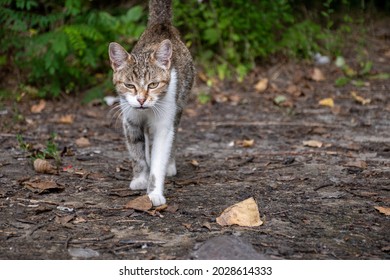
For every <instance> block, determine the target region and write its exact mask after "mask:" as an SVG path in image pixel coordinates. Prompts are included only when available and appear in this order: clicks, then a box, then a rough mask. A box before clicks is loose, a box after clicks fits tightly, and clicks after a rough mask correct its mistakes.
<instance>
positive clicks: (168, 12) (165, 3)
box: [148, 0, 172, 26]
mask: <svg viewBox="0 0 390 280" xmlns="http://www.w3.org/2000/svg"><path fill="white" fill-rule="evenodd" d="M155 24H172V0H149V19H148V25H149V26H152V25H155Z"/></svg>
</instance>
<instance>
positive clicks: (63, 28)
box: [0, 0, 145, 97]
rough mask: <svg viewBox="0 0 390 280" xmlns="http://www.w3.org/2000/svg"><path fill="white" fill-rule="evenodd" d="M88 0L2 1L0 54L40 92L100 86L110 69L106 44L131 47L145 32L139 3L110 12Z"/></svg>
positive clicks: (72, 90) (55, 94) (0, 6)
mask: <svg viewBox="0 0 390 280" xmlns="http://www.w3.org/2000/svg"><path fill="white" fill-rule="evenodd" d="M92 4H93V3H91V1H87V0H65V1H52V0H51V1H44V3H43V1H34V0H18V1H10V0H0V25H1V31H0V36H1V37H2V38H3V40H2V44H1V45H0V54H1V57H6V58H8V60H9V61H12V62H13V63H14V64H15V65H16V66H17V67H18V69H19V70H20V71H21V72H22V73H23V74H25V75H27V76H28V78H27V79H26V80H25V81H24V83H27V84H29V85H30V86H34V87H36V88H37V89H38V91H37V93H38V95H39V96H47V97H48V96H50V97H56V96H58V95H60V93H71V92H74V91H80V90H84V89H86V88H90V87H93V86H96V85H97V84H98V83H99V82H100V80H99V79H98V78H97V77H96V76H99V74H101V73H104V74H106V73H107V72H108V63H107V62H106V60H107V46H108V43H109V42H110V41H119V42H120V43H123V44H124V45H126V46H130V47H131V45H132V44H133V43H134V42H135V40H136V39H137V38H138V37H139V35H140V34H141V33H142V31H143V30H144V19H145V17H144V11H143V9H142V8H141V7H140V6H135V7H133V8H131V9H129V10H126V9H122V10H121V9H118V10H116V11H114V10H113V11H112V13H108V12H106V11H102V10H99V9H97V8H95V7H93V6H92Z"/></svg>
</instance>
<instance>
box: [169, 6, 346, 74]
mask: <svg viewBox="0 0 390 280" xmlns="http://www.w3.org/2000/svg"><path fill="white" fill-rule="evenodd" d="M345 1H346V0H344V2H345ZM298 2H305V1H298ZM317 2H320V3H321V1H317ZM333 2H334V1H332V0H327V1H325V2H324V3H323V4H321V5H320V6H319V7H317V8H316V12H321V14H322V17H323V19H325V23H324V25H321V24H320V20H318V21H317V22H318V23H316V22H314V21H313V20H311V19H310V17H306V18H301V17H300V15H301V12H300V11H298V10H294V5H293V4H292V1H287V0H275V1H266V0H262V1H247V0H232V1H229V3H227V2H226V1H223V0H212V1H198V0H189V1H186V4H183V1H179V0H176V1H174V9H175V24H176V26H178V27H179V28H180V29H181V30H182V34H184V39H185V40H186V42H187V44H188V46H190V47H191V48H192V51H193V52H194V53H195V56H196V58H197V61H198V63H199V64H200V65H202V66H204V68H205V69H206V71H207V74H208V76H213V77H215V76H217V77H218V78H219V79H225V78H233V77H234V78H237V79H238V81H242V80H243V78H244V77H245V76H246V74H247V73H248V72H249V71H250V70H252V69H253V67H254V66H255V64H256V62H257V61H258V60H259V59H264V58H266V57H268V56H270V55H273V54H276V53H282V54H284V55H286V56H287V57H294V58H309V57H312V55H313V54H314V53H315V52H318V51H321V52H323V53H330V54H333V53H337V51H338V50H339V48H340V46H341V41H342V39H343V38H342V37H341V36H338V35H336V36H334V32H331V28H333V27H334V22H333V20H332V17H333V14H334V12H335V10H334V8H333V5H334V3H333ZM346 2H348V1H346ZM301 4H304V3H301ZM296 6H297V5H296ZM350 21H351V18H350V17H348V15H345V20H344V21H343V23H344V24H343V31H344V32H348V28H347V27H348V26H349V25H348V24H349V23H350Z"/></svg>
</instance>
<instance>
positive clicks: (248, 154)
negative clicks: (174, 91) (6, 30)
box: [0, 37, 390, 259]
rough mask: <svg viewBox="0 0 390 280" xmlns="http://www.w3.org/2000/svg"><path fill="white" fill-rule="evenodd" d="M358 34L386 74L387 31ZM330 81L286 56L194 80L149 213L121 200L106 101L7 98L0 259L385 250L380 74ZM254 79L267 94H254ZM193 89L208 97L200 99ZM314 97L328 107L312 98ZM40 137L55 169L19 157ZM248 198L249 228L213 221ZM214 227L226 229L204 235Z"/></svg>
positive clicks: (388, 162) (389, 241) (389, 111)
mask: <svg viewBox="0 0 390 280" xmlns="http://www.w3.org/2000/svg"><path fill="white" fill-rule="evenodd" d="M386 38H387V39H386ZM372 40H373V41H372V42H371V44H370V45H371V46H372V48H371V49H370V50H369V51H370V53H369V55H370V56H369V59H370V60H371V61H372V62H373V64H374V67H373V69H372V72H378V73H390V66H389V65H390V49H389V44H388V37H381V38H375V39H372ZM354 61H356V56H352V57H350V58H348V57H347V62H348V63H351V65H354V64H353V62H354ZM354 67H355V66H354ZM314 68H317V69H319V71H320V72H321V73H322V74H323V76H324V77H320V78H318V77H315V76H313V71H314ZM317 74H318V72H317ZM341 76H343V73H342V71H341V70H340V69H338V68H337V67H336V66H334V65H333V64H326V65H315V64H314V63H303V62H301V63H292V62H288V63H277V64H275V65H272V66H269V67H268V66H267V67H265V66H264V67H262V68H259V69H257V71H256V72H255V73H253V74H252V76H251V77H249V78H248V82H247V83H246V84H243V85H226V84H225V85H216V86H215V87H213V88H212V89H210V88H207V87H205V86H203V85H202V83H201V82H199V83H198V85H197V86H196V87H195V89H194V94H193V97H192V99H191V101H190V103H189V104H188V107H187V109H186V111H185V114H184V115H183V118H182V122H181V126H180V130H179V133H178V135H177V168H178V174H177V175H176V176H175V177H172V178H167V179H166V183H165V188H166V190H165V194H166V198H167V204H168V207H167V208H165V209H157V210H153V209H152V210H149V211H138V210H134V209H128V208H125V205H126V204H127V203H128V202H129V201H130V200H132V199H135V198H137V197H139V196H141V195H143V194H144V192H141V191H131V190H130V189H129V188H128V185H129V182H130V180H131V174H132V172H131V164H130V161H129V158H128V154H127V151H126V147H125V144H124V139H123V137H122V132H121V125H120V120H119V118H118V112H117V111H116V110H115V109H113V107H114V106H111V107H110V106H107V105H105V104H104V103H102V102H93V103H90V104H87V105H82V104H81V102H80V100H79V99H76V98H69V97H68V98H62V99H61V100H60V101H46V103H45V104H44V108H43V109H42V110H41V111H40V110H38V111H39V112H37V113H33V112H31V106H32V105H36V104H37V103H38V101H36V100H35V101H34V100H32V101H24V102H19V103H16V105H15V104H14V105H13V103H11V102H9V103H7V104H6V106H4V107H3V108H2V109H1V112H2V113H1V116H0V118H1V133H0V143H1V146H0V151H1V158H0V186H1V187H0V238H1V242H0V258H1V259H79V258H90V259H192V258H197V256H198V257H199V256H201V257H200V258H215V259H223V258H226V256H229V253H228V252H229V248H230V246H231V245H229V242H233V243H234V242H235V241H234V240H237V238H239V241H237V242H242V243H245V244H244V245H243V246H242V247H239V248H245V249H244V250H247V252H248V258H249V254H250V256H260V255H261V256H262V257H263V258H267V259H389V258H390V254H389V252H390V236H389V229H390V219H389V216H388V215H389V213H388V212H389V207H390V197H389V191H390V99H389V92H390V82H389V79H371V78H369V77H368V76H366V77H363V78H362V80H364V82H365V84H363V85H362V86H361V87H357V86H354V85H353V84H351V83H349V84H348V85H345V86H342V87H336V86H335V85H334V82H335V80H336V79H337V78H338V77H341ZM265 77H267V78H268V79H269V83H268V87H267V89H266V90H265V91H263V92H258V91H256V90H254V84H255V83H256V82H257V81H259V80H261V79H262V78H265ZM351 91H355V92H356V93H357V95H358V96H361V97H363V98H365V99H370V101H367V100H366V101H367V102H363V101H361V100H360V101H359V100H357V99H356V97H355V98H354V97H353V96H352V95H351ZM201 92H208V93H209V94H210V96H211V97H212V100H211V102H209V103H207V104H203V105H202V104H200V103H199V102H198V98H197V95H199V94H200V93H201ZM281 95H283V96H284V97H283V98H281V97H278V96H281ZM324 98H332V99H333V100H334V103H335V105H334V107H332V108H331V107H329V106H324V105H320V104H319V101H320V100H322V99H324ZM362 102H363V103H364V104H362ZM51 133H56V137H55V139H54V142H55V143H56V145H57V146H58V149H59V151H60V152H61V163H60V165H59V168H58V172H55V174H41V173H37V172H36V171H35V170H34V168H33V165H32V159H31V155H32V154H34V153H35V154H36V153H37V151H43V150H44V149H45V146H46V143H47V141H48V139H50V135H51ZM18 134H20V135H22V137H23V141H24V144H26V145H28V147H25V148H26V149H22V148H21V147H20V143H18V141H17V135H18ZM80 139H81V140H80ZM86 139H87V140H86ZM308 140H315V142H305V141H308ZM47 160H48V161H49V162H50V163H51V164H53V165H55V164H56V163H55V160H54V159H50V158H47ZM48 182H49V183H48ZM37 183H42V184H41V185H39V184H37ZM37 186H38V187H37ZM39 186H41V187H39ZM42 186H49V187H42ZM250 197H253V198H254V199H255V201H256V203H257V204H258V208H259V212H260V216H261V220H262V221H263V222H264V223H263V225H261V226H257V227H241V226H234V225H233V226H225V227H222V226H220V225H219V224H218V223H217V222H216V218H217V217H218V216H219V215H220V214H221V212H222V211H223V210H224V209H226V208H227V207H229V206H231V205H233V204H235V203H237V202H240V201H243V200H245V199H247V198H250ZM379 207H383V208H379ZM386 211H387V212H386ZM220 236H225V237H229V238H227V239H223V242H221V241H218V240H221V239H218V238H216V239H213V238H214V237H220ZM231 237H234V238H231ZM213 240H215V242H220V243H221V244H213V243H212V242H213ZM207 242H208V243H207ZM210 242H211V243H210ZM205 244H206V246H202V245H205ZM207 244H212V245H210V246H209V245H207ZM219 245H220V246H219ZM199 247H203V249H202V250H203V251H202V253H201V254H196V252H197V250H198V249H199ZM205 247H206V248H205ZM233 247H234V246H233ZM207 248H210V249H209V251H207V250H208V249H207ZM216 248H219V249H216ZM248 248H249V249H248ZM252 249H254V250H252ZM237 250H239V249H237ZM239 256H240V258H246V257H245V256H246V255H245V251H244V252H241V253H240V254H239Z"/></svg>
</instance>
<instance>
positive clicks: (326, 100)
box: [318, 97, 334, 108]
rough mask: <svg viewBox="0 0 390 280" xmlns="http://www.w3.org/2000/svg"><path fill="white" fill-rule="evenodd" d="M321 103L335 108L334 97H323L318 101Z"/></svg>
mask: <svg viewBox="0 0 390 280" xmlns="http://www.w3.org/2000/svg"><path fill="white" fill-rule="evenodd" d="M318 104H319V105H322V106H328V107H330V108H333V107H334V100H333V98H330V97H329V98H324V99H321V100H320V101H319V102H318Z"/></svg>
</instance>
